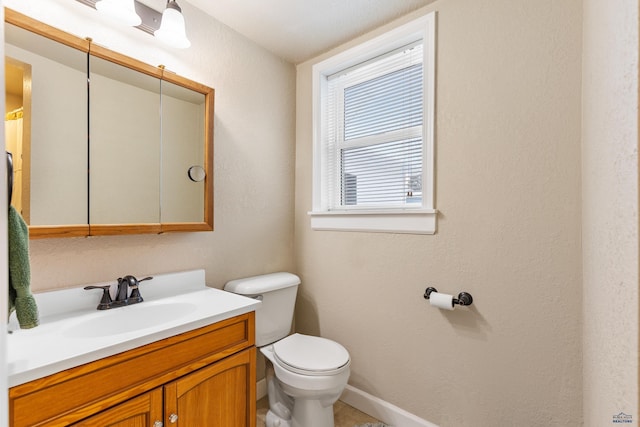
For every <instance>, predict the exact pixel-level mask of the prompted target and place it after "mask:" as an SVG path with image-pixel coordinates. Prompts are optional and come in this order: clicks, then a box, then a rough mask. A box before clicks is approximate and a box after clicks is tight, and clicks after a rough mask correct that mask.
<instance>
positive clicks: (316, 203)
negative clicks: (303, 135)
mask: <svg viewBox="0 0 640 427" xmlns="http://www.w3.org/2000/svg"><path fill="white" fill-rule="evenodd" d="M434 21H435V19H434V13H431V14H429V15H427V16H425V17H423V18H421V19H418V20H416V21H413V22H411V23H409V24H406V25H404V26H402V27H399V28H397V29H395V30H393V31H391V32H389V33H387V34H384V35H382V36H380V37H378V38H375V39H373V40H371V41H369V42H367V43H364V44H362V45H360V46H357V47H355V48H352V49H349V50H347V51H345V52H343V53H341V54H339V55H337V56H334V57H332V58H330V59H328V60H326V61H323V62H321V63H319V64H316V65H315V66H314V68H313V78H314V88H313V95H314V99H313V106H314V117H313V120H314V187H313V211H312V212H310V215H311V226H312V228H314V229H319V230H323V229H329V230H353V231H379V232H400V233H421V234H433V233H435V217H436V211H435V210H434V208H433V176H434V169H433V123H434V70H435V66H434V62H435V53H434V50H435V47H434V36H435V28H434V27H435V22H434Z"/></svg>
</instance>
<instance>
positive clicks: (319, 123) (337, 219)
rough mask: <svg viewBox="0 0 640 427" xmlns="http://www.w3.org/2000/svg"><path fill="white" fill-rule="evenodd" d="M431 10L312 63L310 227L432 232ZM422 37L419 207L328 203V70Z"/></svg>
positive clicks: (347, 66)
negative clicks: (342, 206) (341, 206)
mask: <svg viewBox="0 0 640 427" xmlns="http://www.w3.org/2000/svg"><path fill="white" fill-rule="evenodd" d="M435 14H436V12H435V11H434V12H430V13H428V14H427V15H424V16H422V17H420V18H418V19H415V20H413V21H411V22H408V23H406V24H404V25H401V26H399V27H397V28H395V29H393V30H391V31H388V32H386V33H384V34H382V35H380V36H377V37H375V38H373V39H371V40H369V41H366V42H364V43H361V44H359V45H357V46H354V47H352V48H350V49H347V50H345V51H343V52H341V53H339V54H337V55H335V56H332V57H331V58H328V59H326V60H324V61H321V62H319V63H317V64H315V65H314V66H313V68H312V79H313V81H312V85H313V86H312V115H313V188H312V211H311V212H309V216H310V217H311V228H312V229H314V230H342V231H367V232H388V233H410V234H434V233H435V232H436V216H437V210H436V209H435V207H434V179H435V170H434V166H435V161H434V125H435V21H436V19H435ZM419 40H422V43H423V73H424V77H423V78H424V93H423V97H424V99H423V125H422V139H423V151H424V153H423V156H424V157H423V182H422V205H421V206H420V207H406V206H405V207H393V208H384V209H375V208H357V209H353V208H349V209H331V210H330V209H329V199H328V198H329V191H328V188H327V183H328V180H327V179H325V178H324V173H325V171H326V170H327V155H326V153H325V149H324V148H325V141H326V139H327V132H328V130H327V127H326V122H327V111H326V110H327V108H326V106H325V103H324V100H325V99H326V97H327V90H328V89H327V86H328V78H329V76H331V75H333V74H335V73H337V72H340V71H342V70H345V69H347V68H350V67H353V66H356V65H357V64H361V63H364V62H366V61H369V60H371V59H372V58H375V57H378V56H381V55H385V54H387V53H388V52H391V51H393V50H395V49H398V48H400V47H402V46H406V45H408V44H410V43H414V42H416V41H419Z"/></svg>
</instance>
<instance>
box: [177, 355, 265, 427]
mask: <svg viewBox="0 0 640 427" xmlns="http://www.w3.org/2000/svg"><path fill="white" fill-rule="evenodd" d="M255 357H256V352H255V348H250V349H247V350H245V351H243V352H241V353H238V354H236V355H233V356H230V357H228V358H226V359H224V360H222V361H220V362H218V363H215V364H213V365H210V366H207V367H205V368H202V369H200V370H198V371H196V372H194V373H192V374H189V375H187V376H185V377H182V378H180V379H178V380H176V381H173V382H172V383H169V384H167V385H166V386H165V426H182V427H229V426H234V427H244V426H246V427H254V426H255V401H256V399H255V387H252V386H251V385H252V384H255ZM174 414H175V415H177V419H175V417H173V419H174V422H173V423H172V421H171V420H172V415H174ZM252 415H253V416H252Z"/></svg>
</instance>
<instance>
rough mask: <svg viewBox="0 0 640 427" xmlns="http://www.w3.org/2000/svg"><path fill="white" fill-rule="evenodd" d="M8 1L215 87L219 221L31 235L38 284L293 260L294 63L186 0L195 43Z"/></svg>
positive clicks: (248, 270)
mask: <svg viewBox="0 0 640 427" xmlns="http://www.w3.org/2000/svg"><path fill="white" fill-rule="evenodd" d="M4 3H5V5H7V6H9V7H12V8H14V9H16V10H19V11H21V12H23V13H26V14H28V15H30V16H33V17H34V18H36V19H39V20H41V21H44V22H46V23H49V24H50V25H53V26H55V27H58V28H61V29H63V30H65V31H68V32H71V33H73V34H76V35H79V36H82V37H84V36H89V35H90V36H92V37H93V38H94V41H95V42H96V43H98V44H102V45H107V46H108V47H111V48H112V49H114V50H117V51H119V52H122V53H124V54H127V55H130V56H135V57H137V58H139V59H141V60H142V61H144V62H147V63H149V64H154V65H155V64H165V65H166V67H167V69H170V70H172V71H175V72H177V73H179V74H182V75H184V76H186V77H189V78H191V79H193V80H196V81H198V82H201V83H203V84H205V85H208V86H211V87H213V88H215V90H216V99H215V104H216V105H215V108H216V110H215V142H214V143H215V149H214V152H215V153H214V155H215V164H214V168H215V171H214V176H215V181H214V182H215V231H214V232H213V233H179V234H165V235H141V236H123V237H92V238H71V239H48V240H36V241H31V248H30V249H31V261H32V287H33V289H34V290H36V291H38V290H44V289H52V288H57V287H67V286H78V285H80V284H84V283H91V282H98V281H107V280H111V279H114V280H115V278H117V277H119V276H121V275H122V274H134V275H144V274H154V273H162V272H170V271H179V270H185V269H192V268H205V270H206V275H207V282H208V284H209V285H211V286H215V287H222V286H223V285H224V283H225V282H226V281H227V280H229V279H232V278H237V277H242V276H247V275H253V274H259V273H264V272H271V271H278V270H292V269H293V252H292V251H293V162H294V128H295V124H294V118H295V114H294V105H295V104H294V102H295V69H294V67H293V66H292V65H291V64H288V63H286V62H284V61H282V60H281V59H279V58H277V57H276V56H275V55H273V54H271V53H269V52H267V51H265V50H264V49H261V48H259V47H258V46H257V45H255V44H254V43H252V42H250V41H248V40H247V39H245V38H244V37H242V36H240V35H238V34H237V33H235V32H234V31H232V30H230V29H229V28H228V27H226V26H224V25H222V24H220V23H219V22H217V21H215V20H213V19H212V18H210V17H207V16H206V15H205V14H203V13H202V12H200V11H198V10H197V9H195V8H193V7H191V6H190V5H189V4H188V3H185V4H184V5H182V4H181V6H182V8H183V12H184V14H185V17H186V21H187V25H188V30H187V32H188V35H189V37H190V38H191V42H192V47H191V48H190V49H187V50H175V49H171V48H164V47H162V45H160V44H159V43H158V42H157V41H156V40H154V39H153V37H151V36H150V35H148V34H146V33H143V32H142V31H140V30H137V29H134V28H129V27H117V26H114V25H103V24H102V23H101V22H100V21H97V20H96V18H97V14H96V12H95V11H94V10H92V9H91V8H88V7H86V6H84V5H82V4H80V3H78V2H75V1H69V2H60V1H55V0H41V1H38V2H24V1H21V0H8V1H5V2H4ZM114 170H115V171H117V165H114ZM118 173H120V172H118ZM143 295H144V290H143Z"/></svg>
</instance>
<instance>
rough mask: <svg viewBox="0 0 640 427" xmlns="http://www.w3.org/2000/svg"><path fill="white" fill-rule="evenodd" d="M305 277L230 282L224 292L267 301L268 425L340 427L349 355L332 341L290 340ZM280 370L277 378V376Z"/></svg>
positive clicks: (261, 314)
mask: <svg viewBox="0 0 640 427" xmlns="http://www.w3.org/2000/svg"><path fill="white" fill-rule="evenodd" d="M299 284H300V278H299V277H298V276H296V275H294V274H290V273H273V274H265V275H262V276H254V277H248V278H246V279H237V280H232V281H230V282H228V283H227V284H226V285H225V287H224V289H225V290H226V291H229V292H233V293H236V294H241V295H245V296H248V297H252V298H257V299H260V300H262V304H261V305H260V306H259V307H258V309H257V310H256V346H257V347H259V348H260V351H261V352H262V354H264V355H265V357H266V358H267V359H268V360H269V361H271V363H267V378H266V380H267V394H268V396H269V412H268V413H267V422H266V424H267V427H334V424H333V404H334V403H335V402H336V400H338V398H339V397H340V395H341V394H342V391H343V390H344V387H345V386H346V385H347V380H348V379H349V373H350V370H349V365H350V364H351V360H350V358H349V352H348V351H347V350H346V349H345V348H344V347H343V346H341V345H340V344H338V343H337V342H335V341H331V340H329V339H326V338H320V337H314V336H309V335H302V334H293V335H290V336H287V335H289V331H290V329H291V321H292V320H293V309H294V306H295V301H296V293H297V290H298V285H299ZM274 372H275V375H274Z"/></svg>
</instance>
